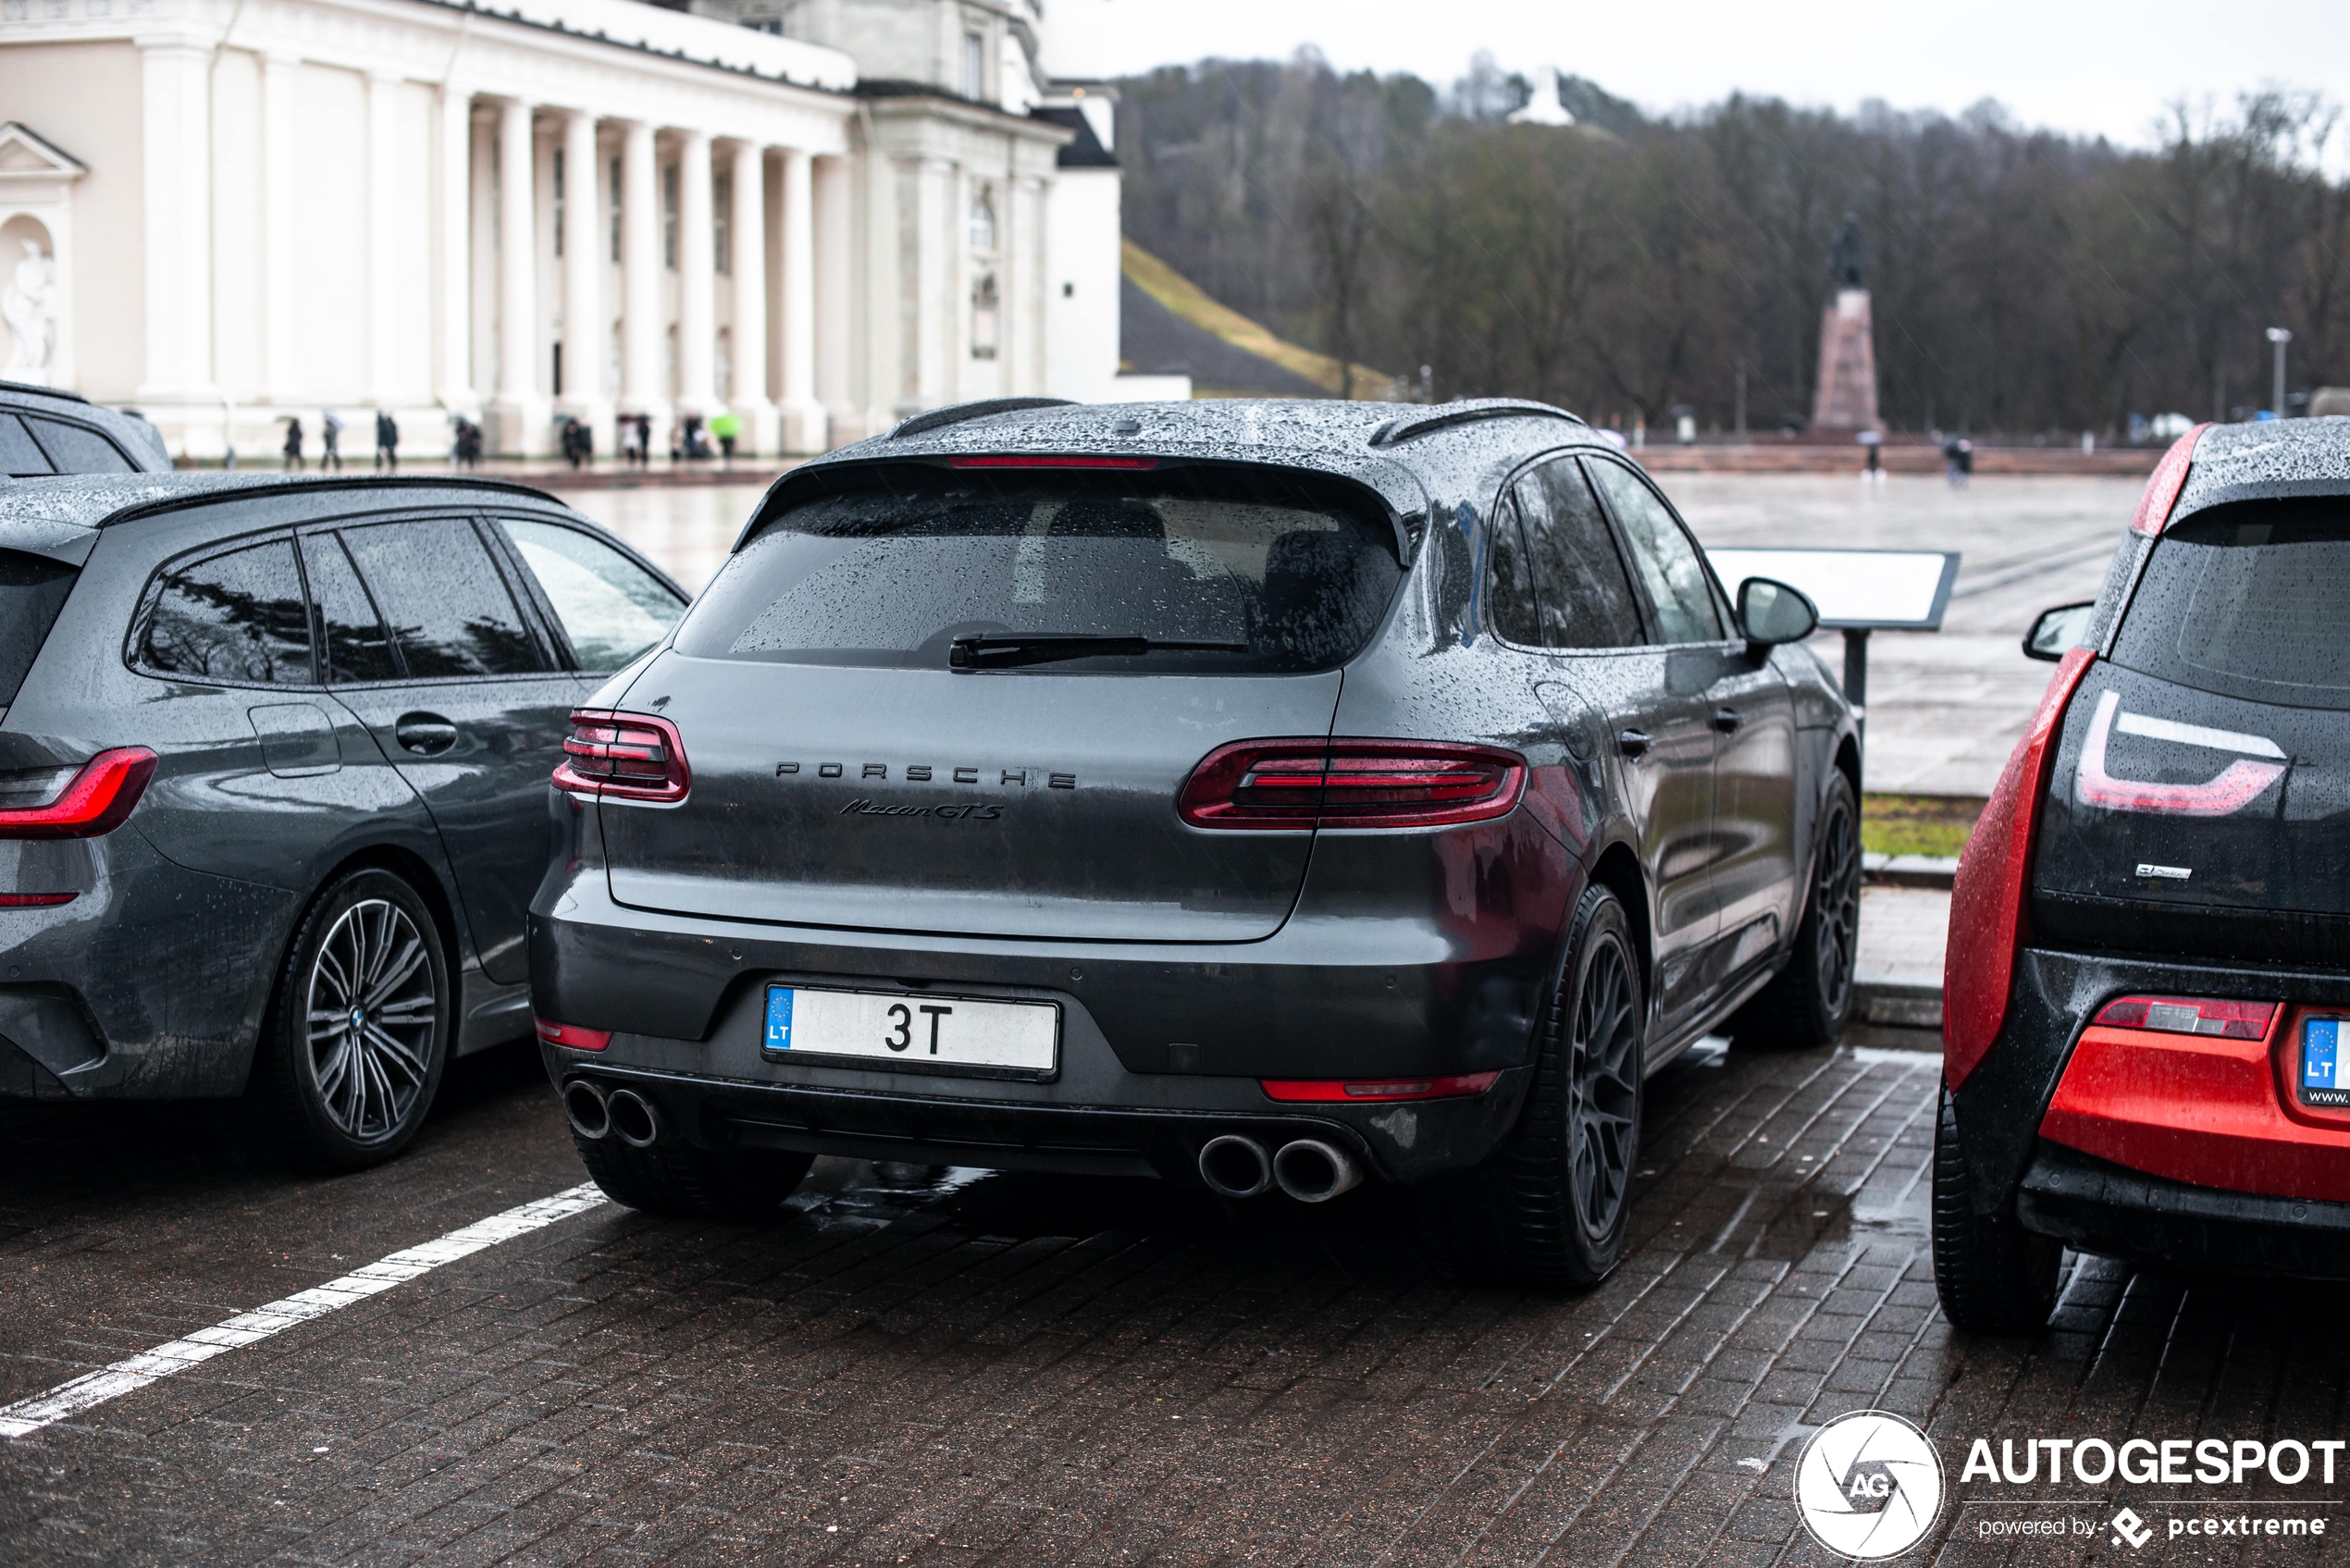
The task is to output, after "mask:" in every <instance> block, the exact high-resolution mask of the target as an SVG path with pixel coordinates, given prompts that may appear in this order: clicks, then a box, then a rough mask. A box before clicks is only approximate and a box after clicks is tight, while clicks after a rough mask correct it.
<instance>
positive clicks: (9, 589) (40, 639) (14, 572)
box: [0, 549, 80, 708]
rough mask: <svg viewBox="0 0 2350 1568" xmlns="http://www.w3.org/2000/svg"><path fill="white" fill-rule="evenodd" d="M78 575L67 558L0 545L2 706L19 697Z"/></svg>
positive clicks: (0, 685)
mask: <svg viewBox="0 0 2350 1568" xmlns="http://www.w3.org/2000/svg"><path fill="white" fill-rule="evenodd" d="M78 575H80V573H79V572H78V571H77V570H76V569H75V568H73V567H71V566H68V565H66V564H65V563H64V562H57V561H51V560H49V559H48V558H47V557H45V556H39V555H27V554H25V553H24V552H22V551H21V550H13V549H0V708H6V707H7V706H8V704H10V703H12V702H14V701H16V699H17V691H18V688H19V687H21V686H22V685H24V677H25V673H26V672H27V671H29V670H31V668H32V661H33V660H34V658H35V657H36V656H38V655H39V653H40V652H41V645H42V644H43V643H44V642H46V641H48V640H49V628H50V627H51V626H53V625H55V624H56V621H57V611H60V610H63V609H64V608H65V607H66V596H67V595H68V594H69V593H71V592H73V580H74V578H75V577H77V576H78Z"/></svg>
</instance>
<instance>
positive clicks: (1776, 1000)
mask: <svg viewBox="0 0 2350 1568" xmlns="http://www.w3.org/2000/svg"><path fill="white" fill-rule="evenodd" d="M1812 845H1813V848H1812V882H1811V885H1810V886H1809V887H1807V888H1805V889H1804V897H1803V916H1802V920H1803V923H1802V925H1801V926H1800V928H1799V929H1798V930H1797V932H1796V937H1795V951H1794V953H1793V954H1792V955H1790V956H1789V957H1788V959H1787V968H1785V969H1781V970H1780V971H1779V973H1778V977H1777V978H1776V979H1775V980H1773V981H1772V982H1771V983H1770V984H1769V985H1767V986H1764V987H1763V988H1762V991H1761V993H1759V994H1757V995H1756V996H1755V998H1754V1000H1752V1001H1751V1002H1749V1003H1748V1004H1747V1005H1746V1006H1744V1007H1742V1008H1740V1009H1739V1010H1738V1017H1737V1018H1736V1019H1733V1020H1732V1021H1731V1024H1730V1033H1731V1037H1732V1040H1733V1042H1734V1043H1737V1044H1738V1045H1744V1046H1752V1045H1762V1046H1769V1047H1775V1048H1779V1049H1786V1050H1809V1049H1811V1048H1812V1047H1814V1046H1819V1045H1833V1044H1835V1043H1837V1040H1838V1039H1839V1038H1840V1037H1841V1036H1842V1035H1843V1033H1844V1026H1845V1024H1846V1023H1847V1022H1848V1021H1849V1020H1850V1019H1851V1017H1852V975H1853V970H1854V969H1856V968H1857V967H1858V964H1859V961H1860V957H1861V811H1860V807H1859V805H1858V804H1857V803H1856V802H1855V801H1854V799H1853V797H1852V784H1851V781H1850V780H1849V779H1847V778H1846V777H1845V776H1844V774H1843V773H1842V772H1836V773H1834V774H1832V775H1831V776H1830V777H1829V780H1828V788H1827V798H1826V799H1825V800H1824V801H1823V802H1822V803H1821V806H1820V822H1819V828H1818V830H1817V833H1816V835H1815V837H1814V838H1813V840H1812Z"/></svg>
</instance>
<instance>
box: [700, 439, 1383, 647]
mask: <svg viewBox="0 0 2350 1568" xmlns="http://www.w3.org/2000/svg"><path fill="white" fill-rule="evenodd" d="M1402 580H1403V568H1402V566H1401V564H1400V563H1399V562H1398V560H1397V557H1396V550H1395V539H1394V534H1393V531H1392V529H1391V527H1390V526H1389V525H1388V523H1387V522H1386V520H1385V519H1384V518H1382V517H1379V516H1377V515H1374V514H1373V513H1372V512H1371V510H1370V508H1369V507H1368V506H1367V504H1364V503H1360V502H1358V501H1356V500H1354V498H1353V497H1352V496H1351V495H1349V494H1347V493H1346V492H1345V491H1344V490H1343V489H1342V488H1340V487H1338V486H1336V485H1333V484H1330V483H1328V482H1320V481H1317V480H1315V479H1313V478H1312V477H1311V476H1307V475H1290V474H1285V473H1281V472H1278V471H1267V470H1255V469H1238V468H1223V467H1218V466H1214V465H1195V466H1182V467H1173V468H1167V469H1152V470H1142V471H1138V470H1087V469H1034V468H1003V469H994V468H989V469H976V468H962V469H949V468H944V467H934V466H925V465H918V464H907V465H903V466H897V465H891V466H879V465H876V466H874V467H869V468H851V469H842V470H838V471H836V472H835V473H834V474H832V475H826V476H825V478H824V480H823V488H820V489H816V490H813V491H810V492H806V493H805V499H802V500H798V502H797V503H796V504H791V505H789V506H788V507H787V508H786V509H785V510H784V511H782V512H780V513H779V514H777V515H775V516H773V518H772V520H770V521H767V522H766V523H765V524H764V525H762V526H761V528H760V530H759V532H758V533H757V534H756V536H755V537H753V538H752V539H751V540H750V541H749V542H748V544H746V545H744V546H743V547H742V548H741V549H738V550H737V551H736V553H735V554H734V555H733V556H732V557H731V558H730V559H729V560H728V561H727V562H726V564H725V566H724V568H723V569H722V570H721V571H720V572H719V574H718V575H717V577H716V578H715V579H714V580H713V581H712V582H711V585H710V586H709V587H708V588H706V589H704V590H703V592H702V595H701V597H700V599H698V600H697V601H696V603H695V605H694V608H693V610H692V611H691V612H690V613H689V614H688V615H687V616H686V623H685V624H684V626H683V627H682V628H681V629H680V631H679V633H678V637H677V643H676V646H677V648H679V650H680V651H682V652H684V653H686V654H689V655H693V656H697V657H700V658H711V659H741V660H759V661H773V662H781V663H808V664H845V665H867V666H878V667H890V668H902V669H946V668H948V667H949V666H950V663H954V662H958V661H960V662H963V663H966V664H968V665H970V666H971V667H976V668H1021V667H1026V666H1028V665H1030V664H1032V663H1033V664H1036V665H1040V666H1052V667H1063V668H1066V669H1068V670H1070V671H1071V672H1113V671H1149V672H1152V673H1163V672H1168V671H1172V670H1181V671H1184V672H1187V673H1228V672H1229V673H1280V672H1288V671H1301V670H1316V669H1327V668H1329V667H1330V666H1332V665H1335V664H1339V663H1342V662H1343V661H1346V660H1347V659H1350V658H1352V657H1353V656H1354V654H1356V653H1357V652H1359V651H1361V649H1362V648H1364V646H1365V645H1366V644H1367V642H1368V641H1369V640H1370V637H1371V636H1372V634H1373V633H1374V632H1375V631H1377V629H1378V627H1379V622H1380V620H1381V619H1382V618H1383V617H1384V615H1385V614H1386V611H1387V606H1388V603H1389V601H1390V600H1391V599H1393V598H1394V594H1395V589H1396V586H1397V585H1398V584H1399V583H1400V582H1401V581H1402ZM1024 639H1025V640H1024ZM1055 639H1058V641H1056V640H1055ZM959 643H960V644H962V645H964V653H963V654H961V655H959V654H958V653H957V652H956V647H957V645H958V644H959ZM1092 648H1099V649H1100V650H1101V651H1098V652H1096V651H1089V649H1092ZM1032 656H1033V657H1032Z"/></svg>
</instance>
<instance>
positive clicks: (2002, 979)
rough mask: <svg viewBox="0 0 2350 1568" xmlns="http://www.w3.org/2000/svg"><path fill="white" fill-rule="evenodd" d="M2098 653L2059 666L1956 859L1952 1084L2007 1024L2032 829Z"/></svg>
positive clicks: (1950, 967) (1949, 1022)
mask: <svg viewBox="0 0 2350 1568" xmlns="http://www.w3.org/2000/svg"><path fill="white" fill-rule="evenodd" d="M2094 661H2096V654H2095V653H2093V652H2091V651H2090V650H2089V649H2088V648H2073V649H2072V651H2070V652H2068V653H2067V654H2066V655H2065V656H2064V659H2063V661H2061V662H2059V664H2058V665H2057V668H2056V673H2055V674H2054V675H2052V676H2050V677H2049V679H2048V689H2047V693H2046V694H2045V695H2044V696H2043V697H2042V698H2040V710H2039V712H2037V713H2035V714H2034V715H2033V717H2032V727H2031V728H2030V729H2029V730H2027V731H2025V732H2024V735H2023V738H2022V740H2020V741H2017V742H2016V743H2015V749H2014V750H2013V751H2011V752H2010V753H2009V754H2008V765H2007V766H2006V767H2005V768H2003V769H2001V770H2000V771H1999V782H1998V783H1997V784H1995V785H1994V786H1992V790H1991V798H1990V801H1989V802H1988V803H1987V804H1986V805H1985V807H1984V808H1983V815H1982V817H1981V818H1980V819H1978V820H1977V821H1976V822H1975V824H1974V833H1973V836H1972V837H1970V838H1969V839H1968V840H1967V845H1966V849H1965V851H1964V853H1962V854H1961V855H1960V857H1959V872H1958V875H1957V877H1956V878H1955V879H1953V881H1952V882H1951V884H1950V936H1949V941H1948V944H1947V945H1945V946H1944V948H1943V954H1942V1077H1943V1080H1944V1081H1946V1082H1948V1084H1949V1086H1950V1087H1951V1088H1953V1089H1956V1088H1958V1087H1959V1085H1960V1084H1962V1083H1964V1082H1965V1081H1966V1080H1967V1079H1968V1077H1969V1076H1970V1075H1972V1074H1973V1071H1974V1069H1975V1068H1977V1067H1978V1066H1980V1065H1981V1064H1982V1061H1983V1058H1984V1056H1985V1054H1986V1053H1987V1052H1989V1050H1990V1049H1991V1043H1992V1042H1993V1041H1994V1040H1997V1038H1998V1035H1999V1026H2000V1025H2001V1024H2003V1023H2005V1022H2006V1021H2007V1016H2008V989H2009V987H2010V985H2011V984H2012V983H2013V982H2014V980H2015V953H2016V948H2017V947H2018V946H2019V945H2022V942H2023V939H2024V935H2025V928H2024V898H2025V895H2027V894H2028V893H2029V892H2030V891H2031V876H2032V841H2033V834H2034V833H2035V832H2036V831H2037V828H2038V825H2039V821H2040V802H2041V800H2042V799H2043V797H2045V796H2047V789H2048V769H2049V767H2050V766H2051V765H2052V764H2053V763H2054V761H2055V760H2056V737H2057V734H2058V732H2059V730H2061V729H2062V728H2063V725H2064V710H2065V708H2066V707H2067V706H2068V705H2069V704H2070V703H2071V702H2072V693H2073V691H2074V690H2075V689H2076V688H2078V687H2079V685H2081V677H2082V676H2083V675H2084V674H2085V673H2087V672H2088V668H2089V666H2090V664H2091V663H2093V662H2094Z"/></svg>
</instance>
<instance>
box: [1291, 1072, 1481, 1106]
mask: <svg viewBox="0 0 2350 1568" xmlns="http://www.w3.org/2000/svg"><path fill="white" fill-rule="evenodd" d="M1501 1076H1502V1075H1501V1074H1500V1073H1498V1072H1466V1073H1454V1074H1453V1075H1451V1076H1450V1077H1446V1078H1381V1079H1339V1078H1265V1079H1259V1080H1257V1087H1258V1088H1260V1089H1262V1090H1264V1091H1265V1097H1266V1098H1267V1099H1268V1100H1280V1101H1282V1102H1284V1103H1292V1104H1298V1103H1313V1102H1320V1103H1324V1104H1329V1103H1332V1102H1343V1101H1362V1100H1449V1099H1452V1098H1453V1097H1455V1096H1457V1095H1462V1094H1482V1093H1485V1092H1486V1091H1487V1090H1488V1089H1490V1088H1492V1087H1493V1081H1494V1080H1496V1079H1498V1078H1500V1077H1501Z"/></svg>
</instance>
